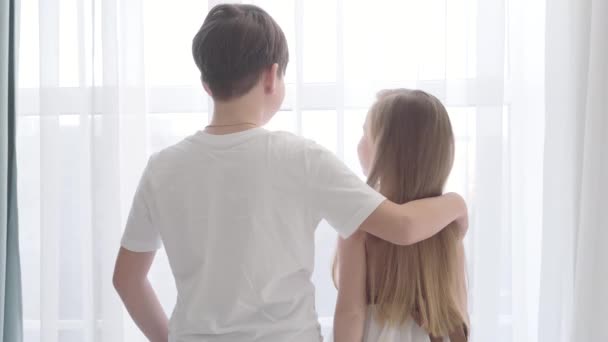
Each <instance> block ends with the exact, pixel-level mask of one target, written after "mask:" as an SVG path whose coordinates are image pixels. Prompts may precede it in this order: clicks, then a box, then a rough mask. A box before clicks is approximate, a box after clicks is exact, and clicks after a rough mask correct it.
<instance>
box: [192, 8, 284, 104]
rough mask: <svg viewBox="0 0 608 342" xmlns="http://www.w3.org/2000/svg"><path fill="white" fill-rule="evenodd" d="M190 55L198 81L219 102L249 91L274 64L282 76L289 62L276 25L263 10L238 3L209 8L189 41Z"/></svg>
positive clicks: (279, 29)
mask: <svg viewBox="0 0 608 342" xmlns="http://www.w3.org/2000/svg"><path fill="white" fill-rule="evenodd" d="M192 55H193V57H194V61H195V62H196V65H197V66H198V68H199V70H200V72H201V80H202V81H203V82H204V83H205V84H207V86H208V87H209V89H210V90H211V93H212V96H213V98H214V99H216V100H220V101H225V100H230V99H232V98H235V97H239V96H242V95H244V94H246V93H247V92H249V91H250V90H251V89H252V88H253V87H254V86H255V84H256V83H257V82H258V80H259V79H260V75H261V72H262V71H263V70H264V69H265V68H268V67H270V66H272V65H273V64H274V63H277V64H278V65H279V77H282V76H283V75H284V74H285V70H286V68H287V63H288V62H289V49H288V47H287V40H286V39H285V34H284V33H283V30H281V28H280V27H279V25H278V24H277V23H276V22H275V21H274V19H272V17H271V16H270V15H269V14H268V13H266V11H264V10H263V9H261V8H259V7H257V6H254V5H242V4H222V5H217V6H215V7H213V8H212V9H211V11H209V14H208V15H207V17H206V18H205V21H204V23H203V26H202V27H201V28H200V30H199V31H198V33H197V34H196V36H194V39H193V41H192Z"/></svg>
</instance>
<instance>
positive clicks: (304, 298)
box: [123, 128, 384, 342]
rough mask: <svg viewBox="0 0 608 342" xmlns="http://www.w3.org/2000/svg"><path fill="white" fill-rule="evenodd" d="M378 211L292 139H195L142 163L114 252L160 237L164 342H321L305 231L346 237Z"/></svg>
mask: <svg viewBox="0 0 608 342" xmlns="http://www.w3.org/2000/svg"><path fill="white" fill-rule="evenodd" d="M338 199H340V200H339V201H338ZM345 199H346V200H345ZM383 200H384V198H383V197H382V196H381V195H378V194H376V193H375V192H374V191H373V190H372V189H371V188H369V187H367V186H366V185H365V184H364V183H363V182H361V181H360V180H359V179H358V178H357V177H356V176H354V175H353V174H352V173H351V172H350V171H349V170H348V169H347V168H346V167H345V166H344V165H343V164H342V163H341V162H340V161H339V160H338V159H337V158H335V156H333V154H331V153H330V152H328V151H326V150H325V149H323V148H321V147H319V146H318V145H316V144H314V143H312V142H309V141H306V140H304V139H301V138H298V137H295V136H293V135H291V134H288V133H271V132H268V131H266V130H264V129H261V128H257V129H250V130H246V131H243V132H239V133H234V134H227V135H212V134H208V133H205V132H198V133H197V134H195V135H193V136H191V137H189V138H187V139H185V140H184V141H182V142H181V143H179V144H177V145H175V146H173V147H170V148H168V149H166V150H164V151H162V152H160V153H159V154H157V155H155V156H154V157H152V159H151V160H150V162H149V164H148V166H147V168H146V171H145V172H144V176H143V177H142V181H141V183H140V185H139V188H138V191H137V194H136V196H135V200H134V204H133V209H132V211H131V215H130V217H129V221H128V224H127V228H126V231H125V235H124V238H123V247H125V248H126V249H129V250H132V251H150V250H154V249H156V248H158V247H159V245H160V239H161V238H162V242H163V244H164V246H165V249H166V251H167V255H168V257H169V261H170V264H171V268H172V270H173V273H174V276H175V278H176V283H177V288H178V299H177V305H176V308H175V311H174V312H173V316H172V318H171V324H170V331H171V332H170V339H169V341H173V342H178V341H179V342H200V341H214V342H215V341H231V342H236V341H293V342H297V341H303V342H304V341H306V342H310V341H320V339H321V338H320V330H319V326H318V322H317V316H316V312H315V307H314V287H313V284H312V283H311V281H310V276H311V273H312V271H313V265H314V230H315V228H316V226H317V224H318V223H319V221H320V220H321V218H327V219H328V220H329V221H330V223H332V225H333V226H334V227H335V228H336V229H338V231H339V232H340V233H342V234H343V235H345V236H347V235H349V234H350V233H352V232H353V231H354V230H356V229H357V227H358V226H359V225H360V224H361V222H362V221H363V220H364V219H365V218H366V217H367V216H368V215H369V214H370V213H371V212H372V211H373V210H374V209H375V208H376V207H377V206H378V205H379V204H380V202H382V201H383Z"/></svg>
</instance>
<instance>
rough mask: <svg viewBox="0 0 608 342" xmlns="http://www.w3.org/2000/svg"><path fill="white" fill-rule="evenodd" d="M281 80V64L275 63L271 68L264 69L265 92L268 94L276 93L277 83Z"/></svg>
mask: <svg viewBox="0 0 608 342" xmlns="http://www.w3.org/2000/svg"><path fill="white" fill-rule="evenodd" d="M278 82H279V65H278V64H277V63H274V64H273V65H272V66H270V68H268V69H266V70H265V71H264V92H265V93H266V94H272V93H274V91H275V89H276V87H277V83H278Z"/></svg>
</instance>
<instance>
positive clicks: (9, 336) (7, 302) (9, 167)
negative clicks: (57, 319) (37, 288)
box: [0, 0, 23, 342]
mask: <svg viewBox="0 0 608 342" xmlns="http://www.w3.org/2000/svg"><path fill="white" fill-rule="evenodd" d="M17 18H18V0H2V1H0V19H1V20H0V196H1V197H0V338H2V341H6V342H8V341H10V342H20V341H22V340H23V336H22V334H23V325H22V307H21V273H20V262H19V238H18V220H17V174H16V171H17V168H16V157H15V151H16V148H15V140H16V132H15V129H16V106H15V104H16V92H15V90H16V57H17V53H16V47H17V45H18V44H17V27H18V26H17Z"/></svg>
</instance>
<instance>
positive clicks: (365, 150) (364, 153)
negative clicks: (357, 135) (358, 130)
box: [357, 137, 371, 176]
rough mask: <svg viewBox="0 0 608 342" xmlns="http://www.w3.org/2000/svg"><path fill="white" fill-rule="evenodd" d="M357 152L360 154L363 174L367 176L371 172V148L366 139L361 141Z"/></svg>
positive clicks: (363, 138)
mask: <svg viewBox="0 0 608 342" xmlns="http://www.w3.org/2000/svg"><path fill="white" fill-rule="evenodd" d="M357 152H358V154H359V162H360V163H361V168H362V169H363V174H365V175H366V176H367V175H368V172H369V166H370V165H369V164H370V159H371V156H370V146H369V143H368V141H367V139H366V138H365V137H361V140H360V141H359V145H358V146H357Z"/></svg>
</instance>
